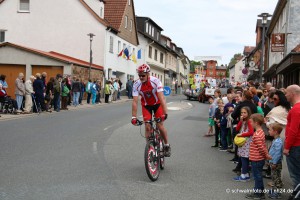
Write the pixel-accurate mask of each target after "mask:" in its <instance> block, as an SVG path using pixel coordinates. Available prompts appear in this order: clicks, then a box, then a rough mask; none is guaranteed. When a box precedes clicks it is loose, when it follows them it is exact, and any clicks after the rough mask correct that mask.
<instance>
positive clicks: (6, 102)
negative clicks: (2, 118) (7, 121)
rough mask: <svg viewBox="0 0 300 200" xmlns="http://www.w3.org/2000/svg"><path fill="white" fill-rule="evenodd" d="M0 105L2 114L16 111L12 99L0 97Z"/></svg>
mask: <svg viewBox="0 0 300 200" xmlns="http://www.w3.org/2000/svg"><path fill="white" fill-rule="evenodd" d="M0 103H1V112H2V113H4V114H7V113H10V114H12V113H15V112H16V110H17V105H16V104H17V102H16V101H15V100H14V99H12V98H11V97H10V96H6V97H2V98H1V99H0Z"/></svg>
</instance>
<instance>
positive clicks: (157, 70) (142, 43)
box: [135, 33, 166, 83]
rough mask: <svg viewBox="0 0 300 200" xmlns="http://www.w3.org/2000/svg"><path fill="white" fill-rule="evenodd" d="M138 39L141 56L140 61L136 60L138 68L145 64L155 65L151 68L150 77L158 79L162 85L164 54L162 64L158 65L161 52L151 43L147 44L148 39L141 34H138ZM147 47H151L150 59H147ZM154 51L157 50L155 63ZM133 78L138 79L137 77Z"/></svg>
mask: <svg viewBox="0 0 300 200" xmlns="http://www.w3.org/2000/svg"><path fill="white" fill-rule="evenodd" d="M138 38H139V46H138V49H141V51H142V54H141V59H138V60H137V64H138V66H139V65H141V64H143V63H147V64H150V65H155V66H156V67H153V66H151V73H150V74H151V75H152V74H153V76H155V75H156V76H157V77H159V79H160V80H161V81H162V83H164V67H165V62H166V61H165V57H166V55H165V54H164V63H160V52H161V50H160V49H159V48H157V47H155V46H153V45H152V44H153V43H151V42H150V43H148V39H147V38H145V37H144V36H143V35H142V34H140V33H138ZM149 45H151V46H152V51H153V52H152V58H149V57H148V55H149ZM154 49H157V50H158V55H157V61H155V60H154ZM135 78H138V77H137V76H136V77H135Z"/></svg>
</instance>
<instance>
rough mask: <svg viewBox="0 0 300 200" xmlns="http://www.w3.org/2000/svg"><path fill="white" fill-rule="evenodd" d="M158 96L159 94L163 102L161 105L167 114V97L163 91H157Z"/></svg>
mask: <svg viewBox="0 0 300 200" xmlns="http://www.w3.org/2000/svg"><path fill="white" fill-rule="evenodd" d="M157 96H158V99H159V101H160V103H161V106H162V109H163V111H164V113H165V114H167V105H166V101H165V97H164V94H163V92H157Z"/></svg>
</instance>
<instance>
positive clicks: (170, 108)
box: [168, 107, 181, 110]
mask: <svg viewBox="0 0 300 200" xmlns="http://www.w3.org/2000/svg"><path fill="white" fill-rule="evenodd" d="M168 110H181V108H179V107H168Z"/></svg>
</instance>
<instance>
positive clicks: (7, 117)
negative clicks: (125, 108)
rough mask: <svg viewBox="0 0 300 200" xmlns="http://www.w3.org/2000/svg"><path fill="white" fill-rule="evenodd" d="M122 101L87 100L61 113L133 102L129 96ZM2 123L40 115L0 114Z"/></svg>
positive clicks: (47, 113) (43, 113)
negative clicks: (93, 101) (97, 102)
mask: <svg viewBox="0 0 300 200" xmlns="http://www.w3.org/2000/svg"><path fill="white" fill-rule="evenodd" d="M120 98H121V100H117V101H113V102H112V103H104V98H102V99H101V102H102V103H100V104H94V105H93V104H87V103H86V100H83V101H82V103H83V105H78V106H77V107H75V106H73V105H71V106H68V109H69V110H61V111H60V112H68V111H72V110H79V109H85V108H92V107H99V106H101V107H102V106H108V105H113V104H119V103H124V102H127V101H131V100H132V99H128V97H127V96H121V97H120ZM56 113H57V112H56V111H53V110H52V112H51V113H49V112H42V113H40V115H53V114H56ZM0 115H1V117H0V121H6V120H13V119H20V118H26V117H30V116H35V115H38V113H32V114H0Z"/></svg>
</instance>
